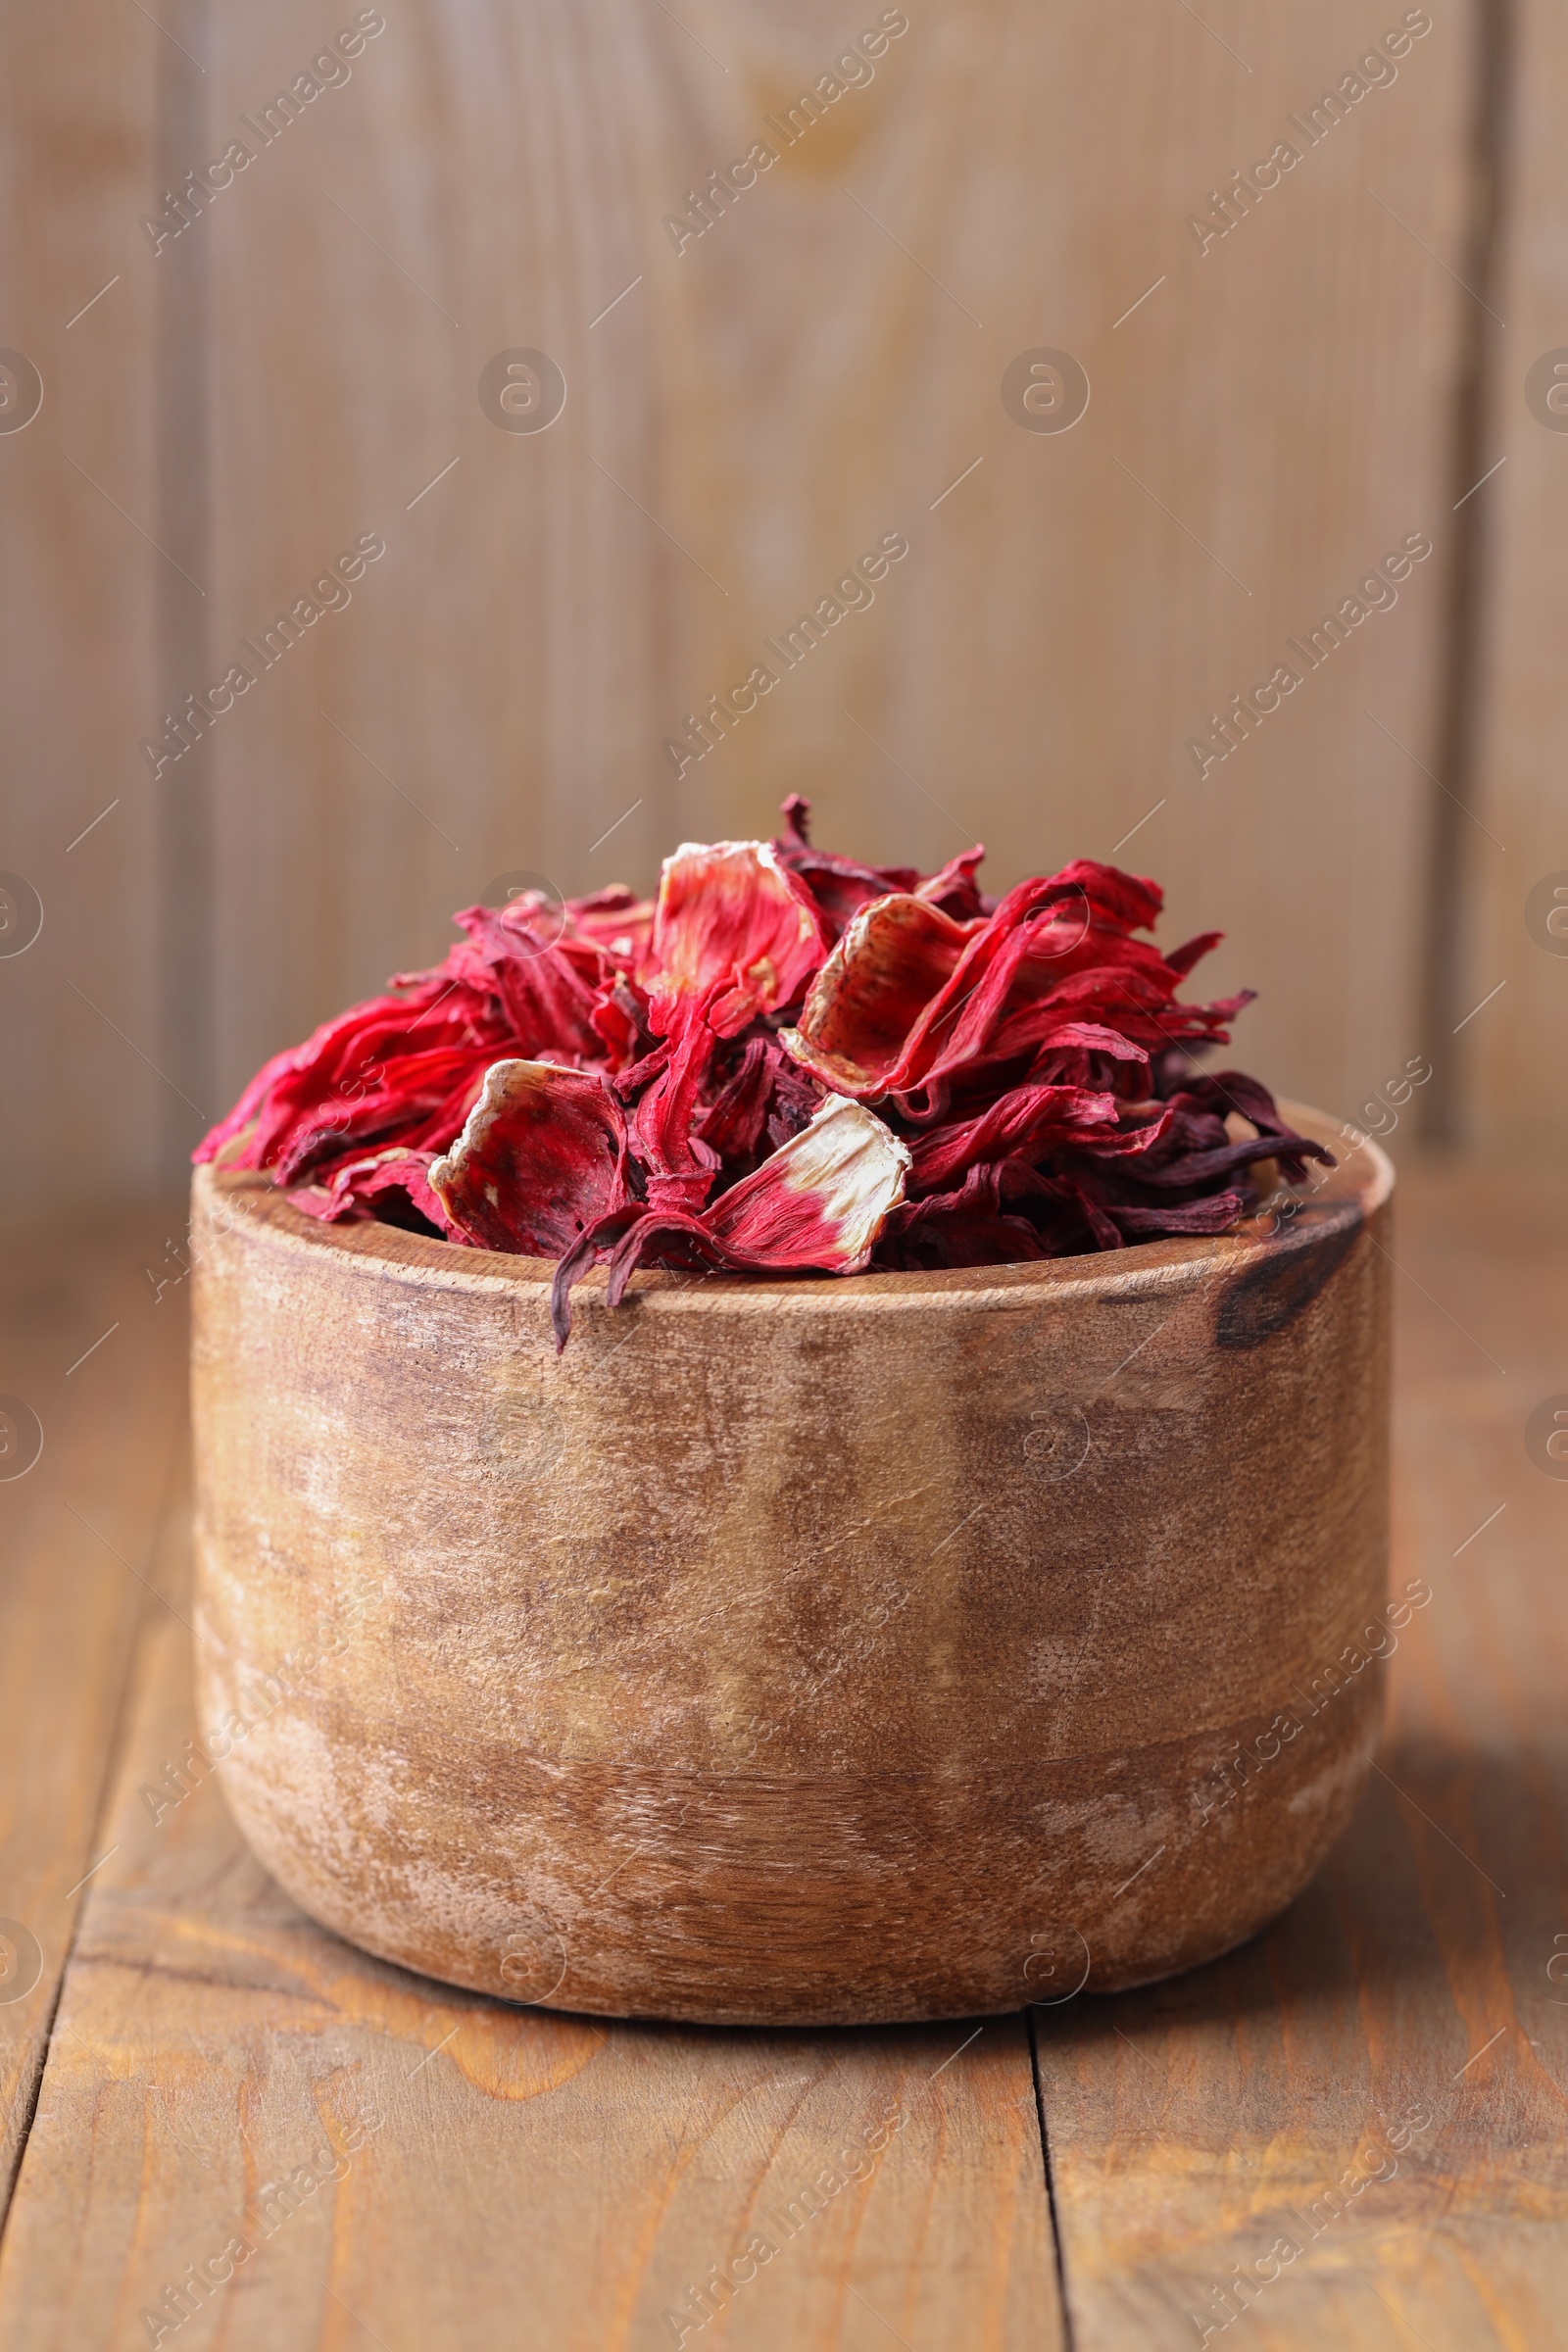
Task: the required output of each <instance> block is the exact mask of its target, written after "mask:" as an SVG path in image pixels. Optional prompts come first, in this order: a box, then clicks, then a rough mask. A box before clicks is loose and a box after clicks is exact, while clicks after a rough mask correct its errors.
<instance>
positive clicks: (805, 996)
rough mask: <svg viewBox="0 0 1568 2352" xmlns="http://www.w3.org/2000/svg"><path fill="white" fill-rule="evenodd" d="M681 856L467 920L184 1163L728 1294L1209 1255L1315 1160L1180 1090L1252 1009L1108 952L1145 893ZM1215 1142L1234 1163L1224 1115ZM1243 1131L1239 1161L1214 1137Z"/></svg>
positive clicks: (794, 861) (756, 856)
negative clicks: (570, 895) (768, 1276)
mask: <svg viewBox="0 0 1568 2352" xmlns="http://www.w3.org/2000/svg"><path fill="white" fill-rule="evenodd" d="M808 813H809V810H808V804H807V803H806V802H805V801H804V800H801V799H800V798H798V797H796V798H792V799H791V800H789V801H787V802H786V803H785V807H784V818H785V831H784V834H783V836H782V838H781V839H779V840H777V841H774V842H771V843H763V842H751V841H747V842H718V843H715V844H713V845H711V846H710V847H700V846H697V845H694V844H691V843H688V844H686V845H685V846H684V847H682V848H681V849H679V850H677V851H676V853H675V855H674V856H673V857H672V858H668V859H666V861H665V864H664V869H663V873H662V878H661V881H660V887H659V897H658V899H657V901H637V900H634V899H633V898H632V895H631V893H630V892H629V891H628V890H625V889H624V888H620V887H617V888H615V889H613V890H606V891H601V892H600V893H599V894H598V896H597V897H594V898H588V899H574V900H568V901H566V902H565V903H564V905H562V904H557V903H556V902H554V901H553V900H550V899H549V898H547V897H546V896H545V895H544V894H543V893H539V892H534V893H530V894H528V895H527V896H525V897H521V898H518V899H516V900H514V901H513V902H512V903H511V904H509V905H508V906H506V907H503V908H500V909H499V910H497V909H493V908H490V907H466V908H465V909H464V911H463V912H462V913H461V914H459V915H458V916H457V918H456V920H457V923H458V926H459V928H460V929H461V930H462V931H463V933H464V934H465V936H464V939H463V942H462V944H461V945H460V946H458V947H455V948H454V949H453V950H452V951H451V953H450V954H449V955H448V956H447V958H446V961H445V962H444V963H442V964H440V965H438V966H437V967H436V969H435V970H434V971H429V972H412V973H405V974H403V975H401V976H400V977H399V978H397V979H395V980H394V981H393V982H392V983H391V988H392V994H391V995H389V996H385V997H377V998H374V999H373V1000H372V1001H371V1002H370V1003H368V1004H366V1005H355V1006H354V1007H353V1008H352V1010H350V1011H348V1012H345V1013H342V1014H340V1015H339V1017H338V1018H337V1019H336V1020H334V1021H328V1022H327V1023H326V1024H325V1025H324V1027H322V1028H320V1029H319V1030H318V1031H317V1033H316V1035H315V1036H314V1037H313V1038H311V1039H310V1041H309V1042H308V1043H307V1044H306V1045H303V1046H300V1047H298V1048H296V1049H294V1050H292V1051H291V1052H288V1053H284V1054H276V1055H274V1057H273V1058H272V1060H270V1062H268V1064H267V1066H266V1067H265V1069H262V1070H260V1071H259V1072H258V1073H257V1075H256V1077H255V1078H254V1079H253V1080H252V1081H251V1083H250V1085H249V1086H248V1087H247V1088H246V1090H245V1092H244V1094H243V1095H242V1096H241V1097H240V1100H239V1101H238V1103H236V1104H235V1105H234V1108H233V1109H232V1110H231V1111H230V1112H229V1114H228V1117H227V1118H226V1119H224V1120H223V1121H222V1122H221V1125H219V1126H217V1127H215V1128H214V1129H213V1131H212V1133H211V1134H210V1135H209V1136H208V1137H207V1138H206V1140H205V1141H204V1142H203V1144H202V1145H201V1146H200V1148H199V1150H198V1151H197V1152H196V1155H195V1156H196V1157H197V1159H198V1160H206V1159H214V1158H218V1157H220V1156H221V1159H222V1161H223V1163H224V1164H225V1165H227V1166H232V1167H239V1168H268V1169H270V1170H272V1172H273V1175H274V1178H275V1181H276V1182H277V1183H278V1184H280V1185H282V1186H285V1187H286V1188H287V1189H288V1193H289V1198H290V1199H291V1200H292V1201H294V1202H295V1204H296V1205H297V1206H298V1207H300V1208H302V1209H304V1210H306V1211H307V1212H308V1213H309V1214H310V1215H312V1216H317V1217H324V1218H363V1217H379V1218H381V1219H383V1220H385V1221H386V1222H389V1223H392V1224H397V1225H404V1226H410V1227H412V1228H414V1229H415V1230H417V1231H421V1232H429V1233H434V1234H437V1235H440V1236H443V1237H444V1238H445V1239H446V1240H448V1241H450V1242H457V1243H466V1244H474V1245H477V1246H478V1247H480V1248H482V1249H486V1250H512V1251H516V1252H520V1253H521V1254H523V1255H525V1256H530V1257H551V1258H555V1259H557V1260H558V1261H559V1262H558V1264H557V1269H556V1278H555V1288H554V1293H553V1299H552V1313H553V1317H554V1322H555V1329H556V1334H557V1340H558V1344H560V1345H564V1342H565V1338H566V1334H567V1331H568V1330H569V1328H570V1305H569V1299H570V1292H571V1287H572V1285H573V1283H574V1282H575V1281H576V1280H577V1279H578V1278H579V1276H581V1275H582V1274H584V1273H585V1272H587V1270H588V1269H589V1268H590V1267H591V1266H593V1265H595V1264H597V1263H599V1262H601V1261H602V1260H607V1259H608V1261H609V1265H610V1286H609V1299H610V1302H611V1304H612V1305H614V1304H616V1303H618V1301H619V1299H620V1298H621V1295H622V1294H623V1292H624V1290H625V1287H626V1284H627V1281H628V1280H629V1278H630V1276H631V1273H632V1270H633V1268H634V1267H636V1266H639V1265H664V1266H694V1265H695V1266H701V1267H704V1268H713V1269H719V1270H728V1271H735V1272H744V1273H748V1274H756V1273H774V1274H800V1273H805V1272H808V1271H817V1272H821V1273H829V1274H855V1273H859V1272H861V1271H862V1270H863V1269H864V1268H866V1267H868V1266H872V1267H884V1268H908V1267H940V1266H978V1265H998V1264H1005V1263H1008V1262H1012V1261H1016V1260H1020V1259H1025V1258H1041V1257H1059V1256H1064V1255H1070V1254H1072V1253H1074V1252H1078V1251H1083V1250H1115V1249H1119V1248H1120V1247H1121V1246H1122V1245H1123V1244H1124V1243H1127V1242H1138V1241H1143V1240H1147V1239H1149V1238H1151V1237H1152V1236H1154V1235H1158V1234H1212V1233H1221V1232H1223V1231H1224V1230H1225V1229H1226V1227H1227V1226H1230V1225H1232V1224H1234V1223H1235V1221H1236V1220H1237V1218H1238V1217H1241V1216H1244V1215H1245V1214H1247V1212H1248V1211H1249V1210H1250V1209H1251V1208H1252V1207H1253V1206H1254V1205H1255V1203H1256V1200H1257V1190H1256V1187H1255V1185H1254V1183H1253V1182H1252V1180H1251V1176H1250V1170H1251V1169H1252V1168H1253V1167H1254V1166H1255V1164H1256V1163H1257V1162H1258V1161H1261V1160H1272V1161H1274V1162H1275V1163H1276V1164H1277V1166H1278V1168H1279V1170H1280V1173H1281V1175H1282V1176H1283V1177H1284V1178H1285V1179H1286V1180H1287V1181H1288V1182H1296V1183H1299V1181H1300V1180H1301V1178H1302V1177H1303V1176H1304V1173H1305V1168H1304V1162H1305V1161H1306V1159H1308V1158H1313V1159H1321V1160H1327V1159H1329V1157H1330V1154H1329V1153H1328V1152H1326V1151H1325V1150H1324V1149H1323V1147H1322V1146H1321V1145H1320V1144H1317V1143H1314V1142H1312V1141H1311V1140H1310V1139H1308V1138H1306V1137H1304V1136H1300V1135H1297V1134H1295V1133H1294V1132H1293V1131H1292V1129H1291V1128H1290V1127H1288V1126H1287V1125H1286V1124H1285V1123H1284V1122H1283V1121H1282V1120H1281V1118H1280V1116H1279V1113H1278V1111H1277V1109H1276V1108H1275V1103H1274V1098H1273V1096H1272V1095H1271V1094H1270V1093H1269V1091H1268V1089H1267V1088H1266V1087H1264V1086H1261V1085H1259V1083H1258V1082H1257V1080H1256V1079H1255V1078H1248V1077H1245V1076H1244V1075H1242V1073H1241V1072H1239V1071H1235V1070H1227V1071H1224V1072H1222V1073H1221V1074H1220V1075H1218V1076H1207V1075H1204V1074H1202V1073H1201V1071H1199V1069H1198V1068H1197V1066H1196V1057H1197V1055H1198V1054H1199V1053H1201V1051H1202V1050H1203V1049H1205V1048H1207V1047H1210V1046H1214V1045H1223V1044H1226V1043H1227V1042H1228V1038H1229V1032H1228V1030H1227V1028H1226V1023H1227V1022H1228V1021H1229V1020H1230V1019H1231V1017H1232V1015H1233V1014H1234V1013H1236V1012H1237V1011H1239V1010H1240V1008H1241V1006H1242V1005H1245V1004H1246V1003H1247V1002H1248V997H1249V995H1250V991H1249V992H1246V993H1244V994H1243V995H1242V996H1237V997H1228V998H1225V999H1223V1000H1222V1001H1221V1002H1219V1003H1218V1004H1213V1005H1186V1004H1182V1003H1180V1002H1179V1001H1178V998H1177V994H1176V992H1177V989H1178V987H1179V985H1180V983H1181V982H1182V981H1183V980H1184V979H1185V978H1186V976H1187V974H1188V973H1189V972H1190V971H1191V970H1192V968H1193V966H1194V964H1196V963H1197V962H1198V960H1199V958H1200V957H1201V956H1204V955H1206V954H1207V952H1208V950H1209V949H1210V948H1212V947H1213V946H1214V945H1215V944H1216V941H1217V940H1218V938H1219V936H1220V935H1219V934H1218V933H1217V932H1205V933H1203V934H1202V935H1201V937H1199V938H1197V939H1193V940H1189V941H1188V942H1187V944H1186V946H1185V947H1181V948H1177V949H1175V950H1174V951H1173V952H1172V953H1171V954H1170V955H1168V956H1162V955H1161V954H1160V952H1159V950H1158V949H1157V948H1155V947H1154V946H1152V944H1151V943H1150V942H1149V941H1147V940H1143V939H1138V938H1136V937H1135V936H1134V934H1135V933H1136V932H1139V931H1149V930H1152V927H1153V924H1154V921H1155V919H1156V917H1157V916H1158V913H1159V910H1160V905H1161V893H1160V891H1159V889H1158V888H1157V886H1156V885H1155V884H1154V883H1152V882H1149V881H1145V880H1143V879H1141V878H1139V877H1138V876H1136V875H1133V874H1124V873H1121V872H1120V871H1118V869H1117V868H1116V867H1115V866H1110V865H1100V864H1097V863H1095V862H1094V860H1092V859H1090V858H1079V859H1077V860H1075V862H1074V863H1073V864H1071V865H1068V866H1064V867H1063V868H1062V870H1061V872H1060V873H1058V874H1053V875H1051V876H1049V877H1048V878H1038V879H1035V880H1032V881H1028V882H1019V883H1018V884H1016V885H1015V886H1014V888H1013V889H1011V890H1009V891H1008V892H1007V893H1006V895H1005V897H1004V898H1003V899H1001V900H999V901H993V900H991V899H988V898H985V897H983V896H982V894H981V892H980V890H979V888H978V886H977V884H976V881H975V870H976V868H977V867H978V865H979V863H980V860H981V858H982V856H983V855H984V853H983V852H982V851H981V850H979V849H975V850H972V851H970V852H968V853H967V854H966V855H965V856H963V857H961V858H955V859H954V860H953V862H952V864H951V865H946V866H944V867H943V869H942V871H941V872H940V873H936V874H927V875H921V874H919V873H917V872H915V871H914V870H913V869H912V868H908V869H907V868H904V867H899V866H892V867H881V868H878V867H874V866H866V865H859V864H857V863H856V862H855V860H854V859H852V858H836V857H833V856H831V855H829V854H828V853H827V852H825V851H821V850H816V849H813V848H812V847H811V845H810V843H809V840H808V838H807V831H806V818H807V815H808ZM1233 1112H1234V1113H1237V1114H1239V1119H1238V1121H1237V1122H1236V1127H1233V1128H1228V1127H1227V1125H1226V1118H1227V1114H1228V1113H1233ZM1238 1127H1239V1128H1246V1129H1250V1131H1251V1132H1250V1133H1245V1132H1244V1133H1238V1132H1237V1131H1236V1129H1237V1128H1238Z"/></svg>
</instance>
